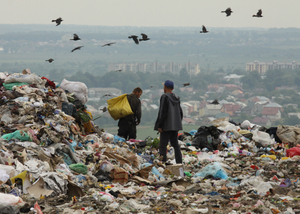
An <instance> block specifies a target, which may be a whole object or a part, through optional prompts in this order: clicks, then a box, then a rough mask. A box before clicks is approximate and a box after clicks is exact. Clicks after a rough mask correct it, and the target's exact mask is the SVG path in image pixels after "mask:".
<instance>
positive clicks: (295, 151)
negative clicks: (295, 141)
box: [286, 147, 300, 158]
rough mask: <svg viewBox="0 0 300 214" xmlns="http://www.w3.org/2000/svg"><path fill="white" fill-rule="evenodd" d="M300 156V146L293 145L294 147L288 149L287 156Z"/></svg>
mask: <svg viewBox="0 0 300 214" xmlns="http://www.w3.org/2000/svg"><path fill="white" fill-rule="evenodd" d="M297 155H298V156H300V148H299V147H293V148H290V149H287V150H286V156H287V157H290V158H292V157H294V156H297Z"/></svg>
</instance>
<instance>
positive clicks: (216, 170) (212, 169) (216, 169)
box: [194, 162, 228, 179]
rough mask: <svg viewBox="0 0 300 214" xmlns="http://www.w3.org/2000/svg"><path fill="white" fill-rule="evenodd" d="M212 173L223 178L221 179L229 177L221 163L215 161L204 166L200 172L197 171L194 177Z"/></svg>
mask: <svg viewBox="0 0 300 214" xmlns="http://www.w3.org/2000/svg"><path fill="white" fill-rule="evenodd" d="M208 175H211V176H213V177H214V178H221V179H227V178H228V175H227V173H226V171H225V170H224V169H223V167H222V166H221V164H220V163H218V162H214V163H211V164H208V165H206V166H205V167H204V168H202V169H201V170H200V171H199V172H197V173H196V174H195V175H194V177H203V178H205V177H206V176H208Z"/></svg>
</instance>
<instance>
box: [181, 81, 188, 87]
mask: <svg viewBox="0 0 300 214" xmlns="http://www.w3.org/2000/svg"><path fill="white" fill-rule="evenodd" d="M182 85H183V87H185V86H188V85H190V83H189V82H188V83H183V84H182Z"/></svg>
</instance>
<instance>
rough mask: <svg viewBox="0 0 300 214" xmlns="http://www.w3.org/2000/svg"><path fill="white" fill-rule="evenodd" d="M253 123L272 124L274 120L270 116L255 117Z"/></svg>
mask: <svg viewBox="0 0 300 214" xmlns="http://www.w3.org/2000/svg"><path fill="white" fill-rule="evenodd" d="M252 123H254V124H257V125H261V126H271V125H272V122H271V120H270V119H269V118H268V117H255V118H254V119H253V121H252Z"/></svg>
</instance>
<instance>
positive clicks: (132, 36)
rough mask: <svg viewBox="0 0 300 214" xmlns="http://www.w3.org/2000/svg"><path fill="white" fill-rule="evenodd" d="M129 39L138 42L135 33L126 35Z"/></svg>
mask: <svg viewBox="0 0 300 214" xmlns="http://www.w3.org/2000/svg"><path fill="white" fill-rule="evenodd" d="M128 38H129V39H133V41H134V42H135V44H137V45H138V44H139V40H138V36H136V35H131V36H128Z"/></svg>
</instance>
